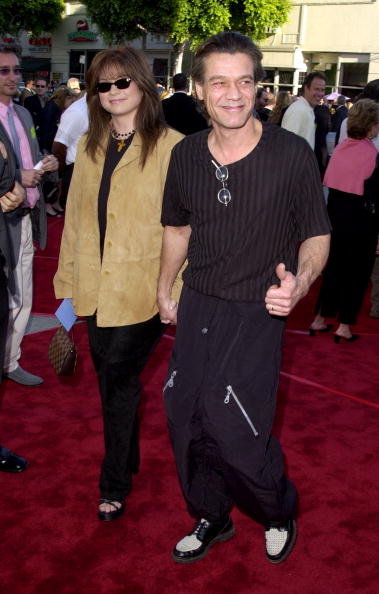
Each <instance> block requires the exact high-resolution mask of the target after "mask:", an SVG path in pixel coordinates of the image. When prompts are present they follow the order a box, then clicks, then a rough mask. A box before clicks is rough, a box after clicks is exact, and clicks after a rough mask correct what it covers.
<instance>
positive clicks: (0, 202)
mask: <svg viewBox="0 0 379 594" xmlns="http://www.w3.org/2000/svg"><path fill="white" fill-rule="evenodd" d="M25 196H26V192H25V190H24V188H23V187H22V186H21V185H20V184H19V183H18V182H15V184H14V188H13V190H12V191H11V192H7V193H6V194H4V196H1V198H0V206H1V210H2V211H3V212H11V211H12V210H14V209H15V208H17V207H18V206H20V204H22V202H24V200H25Z"/></svg>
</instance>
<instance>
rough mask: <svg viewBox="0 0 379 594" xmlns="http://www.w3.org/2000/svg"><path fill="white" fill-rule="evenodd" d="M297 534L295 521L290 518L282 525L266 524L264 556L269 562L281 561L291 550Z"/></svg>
mask: <svg viewBox="0 0 379 594" xmlns="http://www.w3.org/2000/svg"><path fill="white" fill-rule="evenodd" d="M296 536H297V528H296V522H295V520H293V519H292V518H291V519H289V520H288V521H287V522H286V523H285V524H284V525H283V526H268V527H267V528H266V531H265V537H266V557H267V559H268V560H269V561H271V563H281V562H282V561H284V559H287V557H288V555H289V554H290V552H291V551H292V549H293V547H294V545H295V542H296Z"/></svg>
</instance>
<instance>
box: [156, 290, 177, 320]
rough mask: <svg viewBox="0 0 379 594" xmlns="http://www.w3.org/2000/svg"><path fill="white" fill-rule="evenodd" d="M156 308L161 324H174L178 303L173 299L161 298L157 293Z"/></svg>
mask: <svg viewBox="0 0 379 594" xmlns="http://www.w3.org/2000/svg"><path fill="white" fill-rule="evenodd" d="M157 302H158V308H159V315H160V318H161V322H162V324H176V315H177V311H178V304H177V303H176V301H174V299H170V298H168V299H167V298H161V297H159V295H158V299H157Z"/></svg>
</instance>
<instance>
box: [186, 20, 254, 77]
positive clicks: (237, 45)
mask: <svg viewBox="0 0 379 594" xmlns="http://www.w3.org/2000/svg"><path fill="white" fill-rule="evenodd" d="M214 53H219V54H221V53H224V54H237V53H242V54H247V55H248V56H250V58H251V60H252V62H253V68H254V82H255V83H258V81H260V80H262V78H263V77H264V70H263V68H262V57H263V56H262V52H261V50H260V49H259V47H258V46H257V45H255V43H253V42H252V41H251V39H250V38H249V37H246V36H245V35H242V34H241V33H236V32H235V31H226V32H224V33H217V34H216V35H212V37H209V39H207V40H206V41H204V43H202V44H201V45H200V47H199V48H198V49H197V51H196V53H195V58H194V61H193V66H192V78H193V80H194V81H195V82H197V83H200V84H202V83H203V82H204V60H205V58H207V57H208V56H209V55H210V54H214Z"/></svg>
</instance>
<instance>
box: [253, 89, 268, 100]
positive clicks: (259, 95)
mask: <svg viewBox="0 0 379 594" xmlns="http://www.w3.org/2000/svg"><path fill="white" fill-rule="evenodd" d="M263 93H266V94H267V91H266V89H264V88H263V87H258V88H257V94H256V99H260V98H261V97H262V95H263Z"/></svg>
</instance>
